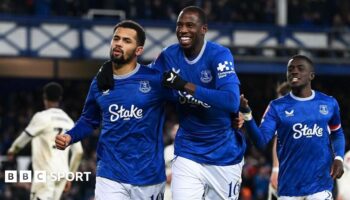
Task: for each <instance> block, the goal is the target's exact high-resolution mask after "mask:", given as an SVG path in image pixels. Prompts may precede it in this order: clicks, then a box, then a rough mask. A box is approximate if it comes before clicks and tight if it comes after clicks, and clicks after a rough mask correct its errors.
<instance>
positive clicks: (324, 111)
mask: <svg viewBox="0 0 350 200" xmlns="http://www.w3.org/2000/svg"><path fill="white" fill-rule="evenodd" d="M320 113H321V114H322V115H327V114H328V107H327V105H320Z"/></svg>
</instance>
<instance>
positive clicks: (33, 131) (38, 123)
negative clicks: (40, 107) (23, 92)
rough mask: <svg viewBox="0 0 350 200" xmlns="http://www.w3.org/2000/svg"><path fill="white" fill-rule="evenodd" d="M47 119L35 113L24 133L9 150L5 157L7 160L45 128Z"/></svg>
mask: <svg viewBox="0 0 350 200" xmlns="http://www.w3.org/2000/svg"><path fill="white" fill-rule="evenodd" d="M46 120H47V118H45V117H44V116H43V115H42V114H41V113H40V112H38V113H36V114H35V115H34V116H33V118H32V119H31V120H30V122H29V124H28V126H27V127H26V128H25V129H24V131H23V132H22V133H21V134H20V135H19V136H18V137H17V138H16V140H15V141H14V142H13V143H12V145H11V147H10V148H9V150H8V152H7V155H8V158H9V159H13V157H14V155H15V154H17V153H18V152H19V151H20V150H21V149H23V147H25V146H26V145H27V144H28V143H29V142H30V141H31V140H32V138H33V137H35V136H36V135H38V134H39V133H40V132H41V131H42V130H43V129H44V128H45V127H46V126H47V123H46Z"/></svg>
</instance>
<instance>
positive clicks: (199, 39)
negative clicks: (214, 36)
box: [176, 10, 208, 55]
mask: <svg viewBox="0 0 350 200" xmlns="http://www.w3.org/2000/svg"><path fill="white" fill-rule="evenodd" d="M207 30H208V27H207V25H206V24H203V22H202V21H201V19H200V17H199V14H198V13H197V12H194V11H186V10H185V11H182V12H181V13H180V15H179V17H178V19H177V25H176V36H177V39H178V41H179V44H180V46H181V47H182V48H183V49H184V51H185V53H186V52H187V54H192V55H193V54H195V55H197V54H198V53H199V52H200V50H201V48H202V45H203V42H204V36H205V33H206V32H207Z"/></svg>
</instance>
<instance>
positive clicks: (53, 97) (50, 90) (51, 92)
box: [43, 82, 63, 101]
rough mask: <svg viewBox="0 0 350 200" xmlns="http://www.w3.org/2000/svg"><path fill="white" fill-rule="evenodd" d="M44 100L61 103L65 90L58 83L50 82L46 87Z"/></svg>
mask: <svg viewBox="0 0 350 200" xmlns="http://www.w3.org/2000/svg"><path fill="white" fill-rule="evenodd" d="M43 95H44V98H45V99H46V100H49V101H60V100H61V98H62V95H63V88H62V86H61V85H60V84H58V83H56V82H50V83H48V84H46V85H45V86H44V94H43Z"/></svg>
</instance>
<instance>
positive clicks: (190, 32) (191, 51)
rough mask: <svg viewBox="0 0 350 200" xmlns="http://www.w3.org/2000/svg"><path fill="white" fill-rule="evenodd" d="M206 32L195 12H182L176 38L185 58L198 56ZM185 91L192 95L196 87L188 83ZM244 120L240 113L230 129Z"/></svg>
mask: <svg viewBox="0 0 350 200" xmlns="http://www.w3.org/2000/svg"><path fill="white" fill-rule="evenodd" d="M207 31H208V25H207V24H204V23H203V22H202V21H201V19H200V17H199V15H198V13H197V12H192V11H186V10H185V11H182V12H181V13H180V14H179V16H178V18H177V22H176V36H177V39H178V41H179V44H180V46H181V47H182V49H183V51H184V53H185V55H186V57H187V58H195V57H197V56H198V55H199V53H200V51H201V50H202V47H203V44H204V37H205V34H206V33H207ZM185 90H186V92H188V93H189V94H191V95H193V94H194V92H195V90H196V85H195V84H193V83H190V82H188V83H187V84H186V85H185ZM243 123H244V120H243V116H242V114H241V113H240V115H239V117H237V118H234V119H232V127H233V128H236V129H239V128H241V127H242V126H243Z"/></svg>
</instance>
